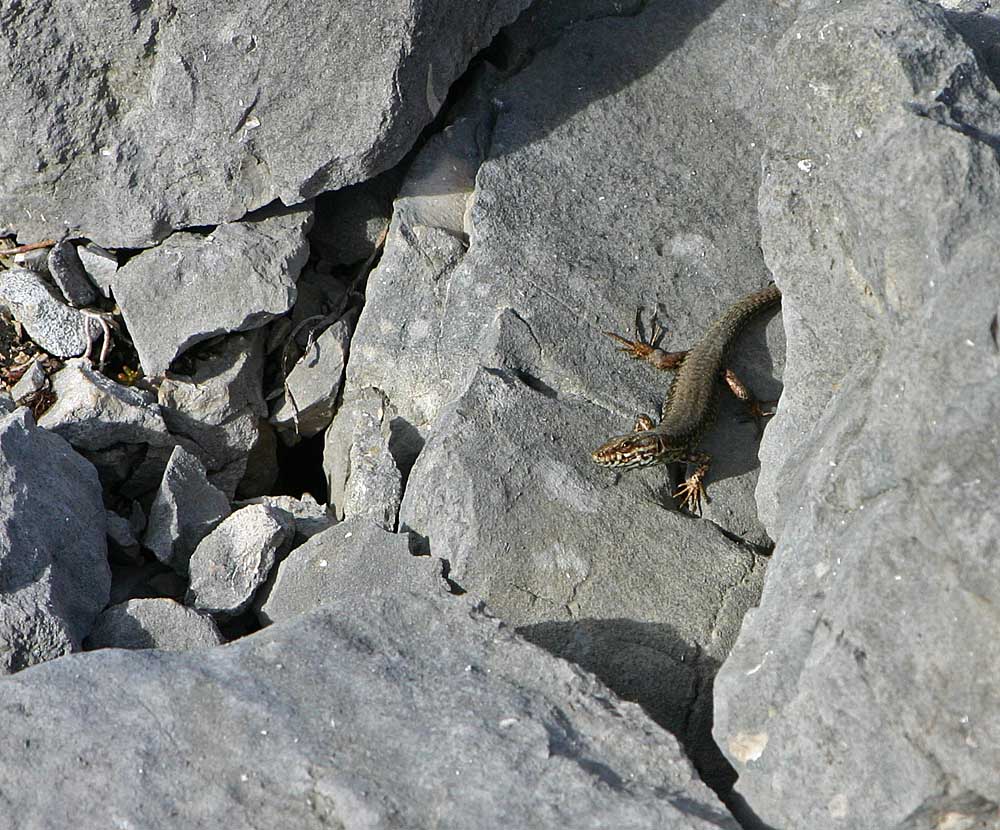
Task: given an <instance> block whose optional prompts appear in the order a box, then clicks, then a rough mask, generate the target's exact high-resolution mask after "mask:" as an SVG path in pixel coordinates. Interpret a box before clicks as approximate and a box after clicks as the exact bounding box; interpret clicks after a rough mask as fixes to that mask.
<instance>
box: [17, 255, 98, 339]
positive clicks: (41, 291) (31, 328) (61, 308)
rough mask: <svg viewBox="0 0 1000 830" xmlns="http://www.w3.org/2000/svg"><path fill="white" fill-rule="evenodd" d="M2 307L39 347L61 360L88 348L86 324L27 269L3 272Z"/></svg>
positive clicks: (77, 313) (75, 311)
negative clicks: (21, 325) (85, 333)
mask: <svg viewBox="0 0 1000 830" xmlns="http://www.w3.org/2000/svg"><path fill="white" fill-rule="evenodd" d="M0 305H2V306H5V307H6V308H9V309H10V313H11V315H12V316H13V317H14V319H15V320H17V321H18V322H19V323H21V324H23V325H24V328H25V330H26V331H27V332H28V334H29V335H30V337H31V339H32V340H34V341H35V342H36V343H37V344H38V345H39V346H41V347H42V348H43V349H45V351H47V352H49V353H50V354H54V355H56V356H58V357H74V356H76V355H81V354H83V353H84V351H85V350H86V348H87V339H86V337H85V335H84V321H83V318H82V317H81V316H80V312H78V311H77V310H76V309H73V308H70V307H69V306H68V305H66V304H65V303H64V302H63V301H62V299H61V298H59V297H57V296H56V295H55V292H54V291H53V290H52V289H51V288H49V286H48V285H47V284H46V283H45V282H44V281H43V280H42V278H41V277H40V276H39V275H38V274H35V273H33V272H31V271H28V270H26V269H24V268H11V269H10V270H8V271H2V272H0Z"/></svg>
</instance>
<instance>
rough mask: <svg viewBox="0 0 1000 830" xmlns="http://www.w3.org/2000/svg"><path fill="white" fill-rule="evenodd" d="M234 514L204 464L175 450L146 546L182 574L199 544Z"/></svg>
mask: <svg viewBox="0 0 1000 830" xmlns="http://www.w3.org/2000/svg"><path fill="white" fill-rule="evenodd" d="M229 513H230V508H229V499H227V498H226V494H225V493H223V492H222V491H221V490H219V489H217V488H216V487H213V486H212V485H211V484H210V483H209V481H208V477H207V475H206V474H205V468H204V466H203V465H202V463H201V462H200V461H199V460H198V459H197V458H195V457H194V456H193V455H191V453H189V452H187V451H186V450H185V449H183V448H182V447H174V451H173V452H172V453H171V455H170V460H169V461H168V462H167V467H166V469H165V470H164V471H163V480H162V481H161V482H160V487H159V489H158V490H157V491H156V497H155V498H154V499H153V503H152V505H151V506H150V508H149V520H148V522H147V524H146V535H145V536H144V537H143V544H144V545H145V546H146V547H147V548H148V549H149V550H150V551H152V552H153V554H154V555H155V556H156V558H157V559H159V560H160V561H161V562H163V563H164V564H167V565H170V566H171V567H173V568H174V569H176V570H177V571H179V572H180V573H182V574H186V573H187V567H188V561H189V560H190V559H191V554H192V553H194V551H195V548H197V547H198V543H199V542H200V541H201V540H202V539H204V538H205V537H206V536H207V535H208V534H209V533H211V532H212V531H213V530H215V528H216V527H217V526H218V524H219V523H220V522H221V521H222V520H223V519H225V518H226V517H227V516H228V515H229Z"/></svg>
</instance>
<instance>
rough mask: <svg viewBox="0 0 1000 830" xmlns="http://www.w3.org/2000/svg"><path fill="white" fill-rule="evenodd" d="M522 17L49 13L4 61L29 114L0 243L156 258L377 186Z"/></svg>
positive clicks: (9, 166) (7, 185)
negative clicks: (265, 215) (184, 232)
mask: <svg viewBox="0 0 1000 830" xmlns="http://www.w3.org/2000/svg"><path fill="white" fill-rule="evenodd" d="M526 5H527V2H526V0H501V2H497V3H491V4H490V5H489V6H488V7H479V6H473V7H470V6H469V5H468V4H466V3H460V2H455V0H421V2H418V3H411V2H401V0H384V2H382V3H380V4H379V5H378V6H377V7H374V8H373V7H371V6H368V5H364V4H361V5H356V4H338V5H336V6H329V7H327V6H323V7H317V6H316V5H315V4H312V3H306V2H304V1H303V0H296V2H293V3H291V4H289V5H287V6H282V7H281V8H272V7H271V6H270V5H269V4H268V3H264V2H262V0H253V2H251V3H250V4H249V5H247V4H243V5H241V6H240V7H239V8H238V9H237V10H236V11H235V12H234V10H233V9H231V8H228V7H226V8H223V7H219V8H216V7H215V6H205V7H199V8H197V9H189V10H187V11H186V12H185V13H183V14H177V13H175V10H173V7H170V8H163V9H161V8H160V7H159V6H156V5H155V4H153V5H149V4H139V5H138V6H124V7H122V8H117V7H116V8H115V9H113V10H111V11H109V13H108V14H107V15H104V16H102V17H101V18H100V19H99V20H96V19H93V20H85V21H81V20H80V19H79V18H78V17H77V16H76V15H74V14H72V13H70V12H69V11H68V10H65V9H63V8H62V7H61V6H60V5H59V4H58V3H53V2H51V0H41V2H39V3H37V4H32V6H31V8H30V9H25V11H24V13H23V14H19V16H18V21H17V28H18V31H19V32H20V33H21V37H18V38H16V39H12V40H9V41H5V42H4V43H3V44H0V50H2V52H0V66H3V67H4V70H3V73H2V79H3V82H4V84H5V85H6V87H7V88H8V89H10V91H11V95H12V96H14V97H16V98H17V100H19V101H21V107H20V108H19V109H18V117H13V116H12V117H11V118H9V119H8V120H7V121H6V122H5V124H4V125H2V132H0V169H3V170H4V171H6V175H5V176H4V182H3V183H2V186H0V205H2V206H3V207H2V212H0V226H6V225H14V226H16V227H17V228H19V229H20V231H21V235H22V236H23V237H24V238H38V239H40V238H43V237H45V236H56V237H61V236H63V235H64V232H66V233H69V234H70V235H72V236H85V237H88V238H90V239H94V240H95V241H97V242H99V243H100V244H102V245H107V246H109V247H133V248H134V247H144V246H147V245H149V244H151V243H154V242H157V241H159V240H161V239H163V238H164V237H166V236H167V235H168V234H169V232H170V230H171V229H173V228H182V227H193V226H207V225H215V224H218V223H221V222H226V221H231V220H234V219H238V218H239V217H241V216H243V215H244V214H245V213H246V212H247V211H249V210H253V209H256V208H259V207H262V206H264V205H267V204H269V203H271V202H273V201H275V200H276V199H280V200H281V202H282V203H284V204H286V205H292V204H298V203H300V202H302V201H304V200H306V199H309V198H311V197H313V196H315V195H316V194H318V193H321V192H323V191H326V190H335V189H337V188H341V187H344V186H345V185H348V184H352V183H354V182H358V181H362V180H364V179H368V178H371V177H372V176H373V175H375V174H376V173H379V172H381V171H382V170H385V169H387V168H389V167H391V166H393V165H394V164H396V163H397V162H398V161H400V160H401V159H402V158H403V156H404V155H405V153H406V152H407V151H408V150H409V149H410V147H411V146H412V145H413V142H414V140H415V139H416V138H417V136H418V135H419V133H420V131H421V129H423V127H424V126H425V125H426V124H427V123H428V122H429V121H430V120H431V119H432V118H433V117H434V116H435V115H436V114H437V112H438V110H439V108H440V106H441V103H442V102H443V101H444V99H445V96H446V95H447V92H448V89H449V87H450V85H451V83H452V81H453V80H454V79H455V78H456V77H457V76H458V74H459V73H460V72H461V71H462V70H463V69H464V68H465V66H466V64H467V63H468V61H469V59H470V58H471V57H472V55H474V54H475V53H476V52H477V51H478V50H479V49H481V48H482V47H484V46H486V45H487V44H488V43H489V42H490V40H491V39H492V38H493V36H494V34H495V33H496V31H497V30H498V29H499V28H500V26H502V25H504V24H505V23H509V22H510V21H511V20H513V19H514V17H515V16H516V15H517V13H518V12H519V11H521V9H522V8H524V7H525V6H526ZM307 18H308V19H310V21H311V23H310V25H309V26H302V25H301V23H302V21H303V20H305V19H307ZM209 32H213V33H218V35H219V36H218V37H215V36H212V37H208V36H206V33H209ZM68 65H72V66H74V67H75V69H74V71H73V72H72V73H70V74H69V75H67V73H66V66H68ZM290 90H294V91H295V92H294V94H290V92H289V91H290ZM80 101H87V102H91V104H92V106H88V107H86V108H83V109H81V108H80V107H79V102H80ZM68 111H73V112H74V113H76V117H74V118H73V119H67V118H66V117H65V113H66V112H68ZM22 115H23V118H21V117H20V116H22ZM29 136H30V138H29ZM37 136H46V143H45V146H44V149H40V145H39V142H38V141H37V140H36V137H37ZM95 182H98V183H99V188H98V189H97V190H95V187H94V183H95Z"/></svg>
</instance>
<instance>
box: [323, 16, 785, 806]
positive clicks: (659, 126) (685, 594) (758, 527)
mask: <svg viewBox="0 0 1000 830" xmlns="http://www.w3.org/2000/svg"><path fill="white" fill-rule="evenodd" d="M604 5H605V7H607V9H608V11H609V12H612V11H613V9H612V8H611V6H612V4H610V3H609V4H604ZM635 6H636V8H635V9H634V11H635V12H636V13H635V14H632V15H628V14H622V13H621V12H619V13H618V15H615V16H609V15H608V14H605V15H602V16H601V17H600V19H593V20H589V21H588V20H583V21H580V22H577V23H575V24H573V25H567V23H566V22H565V20H564V19H562V20H559V21H558V29H557V30H555V31H536V32H533V33H532V34H533V37H534V38H535V40H534V44H535V45H538V44H542V45H543V47H542V48H537V49H536V48H535V46H532V47H531V49H532V50H533V51H532V54H533V59H532V60H531V61H530V62H528V63H526V64H525V65H524V66H523V68H521V69H520V71H514V72H512V73H510V75H509V76H508V77H507V78H506V79H505V80H503V82H502V83H501V85H500V86H497V87H496V88H494V89H493V90H487V91H486V92H485V93H484V91H482V90H477V91H475V93H474V95H475V97H476V99H477V100H486V101H487V102H495V103H491V104H490V106H489V107H486V108H483V107H480V106H476V105H475V102H473V103H472V104H470V106H469V107H468V108H467V109H466V110H465V111H464V112H463V113H462V116H461V117H462V118H464V119H465V120H464V121H462V120H461V119H459V120H456V121H455V123H454V125H453V128H452V129H451V130H450V131H449V132H448V133H447V134H445V135H444V136H442V137H441V139H440V140H438V141H434V142H428V143H427V145H426V146H425V147H424V148H423V149H422V151H421V153H420V154H419V155H418V157H417V159H415V161H414V164H413V174H412V175H413V178H412V179H411V180H410V182H409V183H408V184H406V185H404V187H403V189H402V191H401V197H400V198H399V199H397V201H396V210H395V212H394V215H393V224H392V227H391V228H390V233H389V236H388V239H387V242H386V246H385V250H384V253H383V255H382V258H381V260H380V262H379V265H378V267H377V268H376V269H375V270H374V271H373V272H372V274H371V276H370V277H369V280H368V283H367V286H366V303H365V307H364V309H363V311H362V313H361V316H360V318H359V320H358V325H357V328H356V331H355V335H354V338H353V339H352V342H351V359H350V362H349V363H348V367H347V372H346V381H345V387H344V391H343V397H344V400H345V401H350V400H352V399H353V398H354V396H356V395H357V394H358V393H359V392H360V390H362V389H364V388H366V387H374V388H376V389H379V390H381V391H382V392H383V393H384V394H385V396H386V398H387V400H388V402H389V404H391V405H392V406H393V407H394V408H395V409H396V412H397V414H396V416H395V417H396V420H397V422H398V424H399V426H398V427H397V426H395V425H394V427H393V431H394V433H395V434H397V435H399V434H402V433H403V429H404V428H405V429H406V430H407V431H408V432H409V433H410V434H411V435H413V434H417V435H419V436H421V437H422V438H424V439H425V440H426V446H425V447H424V449H423V451H422V452H421V454H420V456H419V458H418V459H417V461H416V464H415V465H414V466H413V468H412V470H411V471H410V472H409V477H408V478H406V492H405V495H404V497H403V505H402V508H401V510H400V524H399V526H400V528H401V529H408V530H412V531H413V532H414V533H415V534H417V535H418V536H422V537H426V539H427V546H426V550H428V551H429V552H430V553H432V554H434V555H435V556H439V557H441V558H442V559H445V560H447V561H448V562H449V563H450V564H451V571H450V573H449V578H450V579H452V580H454V581H455V582H456V583H457V584H458V585H459V586H460V587H462V588H464V589H466V590H469V591H472V592H475V593H478V594H481V595H482V596H483V597H484V599H485V600H486V601H487V602H488V603H489V604H490V606H491V607H492V608H494V609H495V611H496V613H498V614H499V615H500V616H501V617H503V618H504V619H505V620H507V621H508V622H510V623H511V624H512V625H515V626H518V628H519V630H520V631H523V632H524V633H525V634H526V635H527V636H529V637H530V638H531V639H532V640H533V641H535V642H537V643H539V644H542V645H544V646H545V647H546V648H549V649H551V650H553V651H554V652H555V653H556V654H559V655H561V656H564V657H567V658H569V659H573V660H577V661H579V662H580V663H581V665H583V666H584V667H585V668H587V669H589V670H593V671H595V672H597V673H598V674H599V676H601V678H602V679H603V680H604V681H605V682H607V683H608V684H609V685H611V686H612V687H613V688H615V689H616V690H617V691H618V692H619V693H621V694H623V695H625V696H627V697H629V698H630V699H634V700H639V701H641V702H642V703H643V705H644V706H646V707H647V711H649V712H651V713H652V714H653V715H654V717H655V718H656V719H657V720H658V722H659V723H661V724H665V725H667V726H668V727H669V728H671V729H673V730H675V731H676V732H677V733H678V734H679V735H680V736H682V738H683V739H684V740H685V741H686V743H687V747H688V749H689V751H690V752H691V755H692V757H693V758H694V759H695V762H696V764H698V765H699V768H700V770H701V772H702V773H703V775H704V776H705V777H706V779H708V780H711V781H712V783H713V784H714V785H715V786H718V787H719V788H720V789H721V790H725V789H726V788H727V787H728V786H729V785H731V783H732V781H733V780H734V777H735V776H733V774H732V770H731V769H730V768H729V765H728V763H727V762H726V761H725V759H724V758H723V756H722V755H721V753H720V752H719V750H718V748H717V747H715V746H714V744H713V741H712V735H711V710H712V703H711V687H712V679H713V677H714V673H715V671H716V669H717V667H718V665H719V664H720V663H721V662H722V660H723V659H724V658H725V656H726V654H727V653H728V650H729V648H730V647H731V646H732V643H733V642H734V641H735V637H736V633H737V631H738V629H739V625H740V621H741V618H742V615H743V613H744V611H745V610H746V609H748V608H750V607H752V606H753V605H754V604H755V602H756V600H757V596H758V591H759V590H760V588H761V585H762V581H763V572H764V567H765V563H766V561H767V560H766V557H765V556H764V555H762V554H763V553H765V552H766V551H767V550H769V549H770V539H769V537H768V535H767V533H766V531H765V529H764V527H763V526H762V524H761V523H760V522H759V521H758V520H757V517H756V505H755V503H754V496H753V494H754V487H755V485H756V480H757V460H756V451H757V443H758V435H757V432H756V428H755V425H754V424H752V423H736V418H737V417H738V416H741V415H742V411H741V408H740V407H739V406H737V405H736V404H735V402H734V401H732V400H730V399H729V398H728V397H726V396H725V395H723V397H722V402H721V406H720V417H719V419H718V423H717V425H716V427H715V428H714V429H713V430H712V431H711V432H710V434H709V435H707V436H706V439H705V441H704V443H703V444H702V445H701V447H702V448H703V449H704V450H705V451H707V452H708V453H709V454H711V456H712V459H713V465H712V470H711V472H710V473H709V477H708V480H707V487H708V493H709V497H710V498H711V502H710V503H709V504H708V505H706V507H705V510H704V515H703V518H702V520H701V521H698V520H694V519H692V518H690V517H687V516H683V515H680V514H678V513H677V512H675V510H674V506H675V502H674V500H673V499H672V498H671V497H670V493H671V491H672V490H673V489H675V488H676V483H677V479H678V478H679V476H680V475H681V472H682V471H681V470H679V469H674V468H672V467H671V468H664V467H657V468H651V469H647V470H635V471H629V472H626V473H623V474H622V475H621V476H620V477H617V476H616V475H615V474H614V473H613V472H611V471H608V470H600V469H598V468H596V467H595V466H594V465H593V464H592V462H591V460H590V458H589V454H590V452H591V451H592V450H593V449H594V448H596V447H597V446H598V445H599V444H600V443H602V442H603V441H604V440H606V439H607V438H608V437H610V436H612V435H616V434H621V433H623V432H626V431H628V430H629V429H630V428H631V426H632V424H633V423H634V419H635V415H636V414H637V413H643V412H645V413H656V412H658V410H659V408H660V406H661V404H662V402H663V398H664V396H665V394H666V391H667V389H668V388H669V385H670V376H669V375H668V374H666V373H658V372H656V371H655V370H653V369H652V368H651V367H650V366H648V365H642V364H640V363H638V362H636V361H629V360H627V359H626V358H625V357H624V356H623V355H619V354H617V353H616V351H615V348H614V343H613V342H612V341H611V340H609V339H608V338H606V337H604V335H603V334H602V332H605V331H614V332H620V333H622V334H630V332H631V330H632V327H633V324H634V320H635V316H636V315H635V312H636V308H637V307H640V306H641V307H642V308H643V310H644V316H643V322H644V328H645V333H646V334H647V335H650V334H651V328H652V327H651V324H650V317H651V315H652V313H653V312H655V313H656V316H657V318H658V320H659V322H660V324H661V325H662V326H663V327H664V328H665V329H666V334H665V336H664V338H663V345H664V348H668V349H674V350H677V349H686V348H689V347H690V345H691V344H692V343H694V342H696V341H697V340H698V339H699V338H700V337H701V336H702V335H703V334H704V332H705V330H706V328H707V327H708V326H709V324H710V323H711V322H712V321H713V320H714V319H715V318H716V317H717V316H718V315H719V314H721V313H722V312H723V311H724V310H725V309H726V308H727V307H728V306H729V305H730V304H731V303H732V302H733V301H734V300H736V299H738V298H739V297H741V296H743V295H745V294H747V293H749V292H751V291H754V290H756V289H759V288H762V287H763V286H765V285H767V284H768V283H769V282H770V281H771V280H772V279H773V277H772V274H771V273H770V272H769V271H768V269H767V268H766V266H765V262H764V259H763V257H762V255H761V253H760V250H759V248H758V245H757V241H756V240H758V239H759V233H760V229H759V225H758V221H757V214H756V206H757V192H758V188H759V185H760V164H759V161H760V151H761V149H762V148H763V139H762V134H761V132H760V130H762V129H763V128H762V127H758V126H757V125H756V124H755V123H754V122H753V121H752V120H751V118H750V115H749V114H748V113H747V111H746V110H747V109H752V100H753V99H752V94H753V92H754V88H755V84H756V79H755V76H754V74H753V68H754V62H755V61H756V60H757V54H758V52H757V50H758V49H760V48H763V46H764V45H766V44H767V43H768V42H769V39H770V38H773V34H772V32H773V31H774V30H775V29H776V28H780V27H781V26H782V25H783V23H784V22H785V21H787V20H788V18H789V17H790V16H791V14H792V12H790V11H789V10H787V8H786V7H781V8H777V7H775V6H774V4H769V5H764V4H761V3H757V2H750V0H746V2H731V3H726V4H725V6H724V8H723V9H722V10H720V9H719V7H717V6H711V7H709V6H706V5H705V4H697V3H691V2H685V3H680V4H676V3H668V4H655V3H650V4H635ZM593 7H594V6H593V5H591V4H588V6H587V8H588V9H590V8H593ZM562 8H563V9H569V4H562ZM576 8H577V7H573V8H572V9H569V11H568V12H567V14H570V12H572V14H573V16H576ZM618 8H620V5H619V6H618ZM581 16H582V15H581ZM748 31H753V32H754V33H755V35H754V37H753V38H747V32H748ZM758 33H759V36H760V38H761V40H760V42H758V40H757V35H758ZM498 47H499V48H500V50H501V51H504V52H505V51H506V50H505V48H504V46H503V43H502V42H501V43H500V44H498ZM720 54H725V55H726V60H725V61H722V62H720V61H719V55H720ZM519 65H520V64H518V63H516V62H515V63H514V64H511V66H513V67H517V66H519ZM488 80H489V79H488V78H486V79H485V81H484V82H488ZM664 101H669V102H670V105H669V106H668V107H666V108H665V107H664V104H663V102H664ZM466 237H467V238H468V245H466V242H465V239H466ZM782 353H783V337H782V331H781V319H780V317H779V316H777V315H772V316H771V317H769V318H762V319H760V320H758V321H756V325H755V326H753V327H752V328H751V329H750V330H748V331H747V332H746V334H745V336H743V337H741V338H740V340H739V342H738V343H737V344H736V347H735V349H734V350H733V358H734V359H733V364H734V367H733V368H735V369H736V371H737V373H738V374H739V375H740V376H741V377H742V378H743V379H744V380H745V381H746V382H747V384H748V385H749V387H750V388H751V389H752V390H753V391H754V392H755V393H756V394H757V395H758V396H759V397H761V398H764V399H770V398H774V397H777V395H778V393H779V391H780V389H781V385H780V382H779V378H780V368H777V369H776V368H775V367H776V366H777V367H780V365H781V360H782ZM341 435H342V436H346V435H347V430H344V431H343V433H341ZM331 439H332V436H331ZM339 440H344V438H343V437H342V438H341V439H339ZM418 443H419V441H416V440H411V445H417V444H418ZM331 452H332V450H331ZM337 453H339V454H340V457H343V453H344V444H343V443H341V444H340V447H339V449H338V450H337ZM393 454H394V455H395V456H396V458H397V460H398V459H399V458H400V455H399V454H397V453H395V452H394V453H393ZM399 467H400V469H401V472H402V473H403V475H404V477H405V476H406V465H405V464H404V463H402V462H399ZM331 492H332V489H331ZM636 666H641V670H637V669H636Z"/></svg>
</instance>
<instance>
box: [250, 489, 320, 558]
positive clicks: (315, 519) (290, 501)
mask: <svg viewBox="0 0 1000 830" xmlns="http://www.w3.org/2000/svg"><path fill="white" fill-rule="evenodd" d="M247 504H266V505H269V506H271V507H273V508H274V509H275V510H281V511H283V512H285V513H286V514H288V518H289V519H290V520H291V521H292V522H294V524H295V538H294V540H293V542H292V547H298V546H299V545H301V544H302V543H303V542H305V541H306V540H307V539H311V538H312V537H313V536H315V535H316V534H317V533H321V532H322V531H324V530H326V529H327V528H328V527H330V526H331V525H333V524H334V523H335V522H336V518H335V517H334V516H333V514H332V513H331V512H330V511H328V510H327V508H326V507H325V506H324V505H322V504H319V503H318V502H317V501H316V499H314V498H313V497H312V496H310V495H309V494H308V493H303V495H302V498H301V499H297V498H295V497H293V496H259V497H256V498H252V499H247V500H245V501H239V502H236V505H235V506H237V507H243V506H245V505H247Z"/></svg>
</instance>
